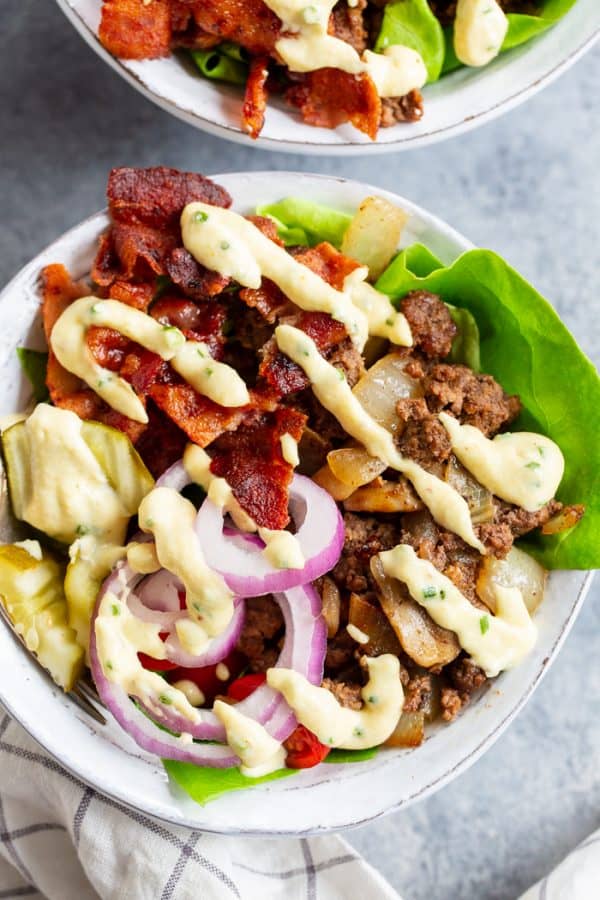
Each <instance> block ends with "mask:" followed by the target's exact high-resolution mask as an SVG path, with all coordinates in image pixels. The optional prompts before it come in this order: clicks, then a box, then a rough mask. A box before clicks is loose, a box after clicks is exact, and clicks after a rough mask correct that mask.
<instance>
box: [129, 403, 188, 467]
mask: <svg viewBox="0 0 600 900" xmlns="http://www.w3.org/2000/svg"><path fill="white" fill-rule="evenodd" d="M147 412H148V425H147V426H145V427H144V428H143V431H142V432H141V434H140V436H139V437H138V438H136V440H135V441H134V443H135V449H136V450H137V452H138V453H139V454H140V456H141V457H142V459H143V460H144V462H145V464H146V465H147V467H148V468H149V469H150V472H151V473H152V474H153V475H154V477H155V478H159V477H160V476H161V475H162V473H163V472H164V471H166V469H168V468H169V466H172V465H173V463H174V462H177V460H178V459H181V457H182V456H183V451H184V450H185V445H186V444H187V442H188V439H187V435H186V434H185V433H184V432H183V431H182V430H181V429H180V428H178V427H177V425H176V424H175V423H174V422H172V421H171V419H169V417H168V416H166V415H165V414H164V413H163V412H161V410H159V409H157V408H156V406H154V404H153V403H149V404H148V409H147Z"/></svg>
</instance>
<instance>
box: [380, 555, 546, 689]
mask: <svg viewBox="0 0 600 900" xmlns="http://www.w3.org/2000/svg"><path fill="white" fill-rule="evenodd" d="M379 557H380V559H381V562H382V564H383V568H384V571H385V573H386V575H387V576H388V577H390V578H397V579H398V580H399V581H402V582H404V584H406V586H407V588H408V590H409V592H410V595H411V597H413V599H414V600H416V601H417V603H419V604H420V605H421V606H423V607H424V608H425V609H426V610H427V612H428V613H429V615H430V616H431V618H432V619H433V621H434V622H436V623H437V624H438V625H440V626H441V627H442V628H448V629H449V630H450V631H453V632H454V633H455V634H456V636H457V638H458V641H459V643H460V645H461V647H462V648H463V650H465V651H466V652H467V653H468V654H469V656H470V657H471V659H472V660H473V662H474V663H475V664H476V665H478V666H480V667H481V668H482V669H483V670H484V672H485V673H486V675H488V676H489V677H493V676H495V675H498V673H499V672H502V671H504V670H505V669H511V668H513V667H514V666H516V665H518V663H520V662H521V660H522V659H523V658H524V657H525V656H526V655H527V654H528V653H529V651H530V650H531V649H532V647H533V646H534V644H535V641H536V638H537V629H536V627H535V625H534V624H533V622H532V621H531V617H530V615H529V613H528V611H527V607H526V606H525V603H524V601H523V597H522V595H521V592H520V591H519V590H518V589H517V588H509V587H504V586H503V585H500V584H495V583H494V584H492V585H491V587H490V589H491V590H493V592H494V594H495V598H496V614H495V615H492V614H491V613H486V612H483V611H482V610H481V609H478V608H477V607H475V606H473V604H472V603H470V602H469V600H468V599H467V598H466V597H465V596H464V595H463V594H462V593H461V592H460V591H459V589H458V588H457V587H456V585H455V584H454V583H453V582H452V581H451V580H450V579H449V578H446V576H445V575H443V574H442V573H441V572H440V571H439V570H438V569H436V567H435V566H434V565H433V564H432V563H430V562H429V561H428V560H425V559H419V557H418V556H417V555H416V553H415V551H414V550H413V548H412V547H410V546H409V545H408V544H399V545H398V546H397V547H394V549H393V550H386V551H384V552H383V553H380V554H379Z"/></svg>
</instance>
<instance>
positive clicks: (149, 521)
mask: <svg viewBox="0 0 600 900" xmlns="http://www.w3.org/2000/svg"><path fill="white" fill-rule="evenodd" d="M144 527H145V528H154V519H146V521H145V522H144Z"/></svg>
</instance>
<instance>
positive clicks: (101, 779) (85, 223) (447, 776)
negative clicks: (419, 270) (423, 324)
mask: <svg viewBox="0 0 600 900" xmlns="http://www.w3.org/2000/svg"><path fill="white" fill-rule="evenodd" d="M211 178H214V179H215V180H217V181H218V180H225V179H227V178H234V179H235V178H241V179H247V178H263V179H269V180H270V181H272V180H273V178H275V179H276V180H277V181H282V183H283V182H285V181H286V180H287V179H294V180H295V181H298V182H302V181H304V182H305V184H308V185H316V186H318V184H319V183H322V184H323V185H327V184H329V185H341V186H342V188H343V187H344V186H346V185H347V186H349V187H350V188H351V189H356V188H358V187H360V189H361V192H362V191H363V190H372V191H375V192H378V193H379V194H381V195H384V196H385V195H387V196H388V198H390V199H394V200H395V201H396V202H397V203H401V204H402V205H403V206H404V207H405V208H406V209H407V210H408V211H410V212H411V213H412V214H415V215H417V216H420V217H421V220H426V221H427V223H428V224H430V225H433V226H434V227H435V228H436V229H437V231H438V233H440V234H442V235H444V236H445V237H450V238H451V239H452V241H453V242H454V243H455V244H456V245H460V246H462V248H463V249H464V250H466V249H469V248H472V247H473V246H474V245H473V244H472V243H471V242H470V241H468V240H467V239H466V238H464V237H463V236H462V235H461V234H460V233H459V232H458V231H456V230H455V229H453V228H452V227H451V226H450V225H447V224H446V223H445V222H444V221H443V220H441V219H439V218H438V217H437V216H435V215H434V214H432V213H429V212H428V211H427V210H424V209H423V208H422V207H420V206H418V205H417V204H415V203H413V202H411V201H408V200H406V199H405V198H403V197H401V196H400V195H397V194H394V193H392V192H389V191H385V190H381V189H379V188H377V187H375V186H373V185H368V184H365V183H363V182H359V181H356V180H354V179H345V178H339V177H334V176H328V175H312V174H308V173H304V172H285V171H283V172H280V171H277V172H273V171H263V172H239V173H224V174H221V175H213V176H211ZM107 223H108V218H107V215H106V211H99V212H97V213H94V214H93V215H91V216H89V217H87V218H86V219H84V220H82V221H81V222H80V223H78V224H76V225H74V226H73V227H71V228H70V229H68V230H67V231H65V232H63V233H62V234H61V235H60V236H59V237H58V238H57V239H56V240H54V241H52V242H51V243H50V244H49V245H48V246H47V247H46V248H44V249H43V250H41V251H40V252H39V253H37V254H36V256H35V257H34V258H33V259H31V260H30V261H29V262H28V263H26V264H25V265H24V266H23V267H22V268H21V269H20V270H19V272H17V274H16V275H15V276H14V277H13V278H12V279H11V280H10V281H9V283H8V284H7V285H6V287H5V288H4V289H3V290H2V291H1V292H0V304H2V303H3V302H6V301H7V299H8V297H9V295H10V294H11V293H12V292H13V291H14V290H15V288H16V287H17V286H18V285H19V284H20V283H21V282H25V281H26V279H30V280H31V278H32V276H37V273H38V272H39V269H40V266H41V265H42V263H43V262H44V261H47V260H48V256H49V254H52V253H53V252H54V248H55V247H58V246H59V245H61V244H64V243H65V242H66V241H68V239H69V238H70V237H74V236H75V235H76V234H77V232H79V231H80V230H81V231H82V232H83V231H85V229H86V228H87V229H88V231H89V229H90V228H93V227H96V228H97V230H98V233H100V229H101V228H104V227H106V224H107ZM457 252H459V251H457ZM57 255H58V253H57ZM76 274H77V273H76ZM77 277H79V276H78V274H77ZM9 344H10V346H13V342H12V341H10V342H9ZM572 576H573V582H572V587H573V592H572V593H573V596H572V597H571V596H569V597H568V599H567V602H568V603H569V606H568V608H565V610H564V613H563V614H562V615H561V619H560V627H559V629H558V631H557V633H555V634H554V636H553V638H552V642H551V645H550V646H549V647H548V648H547V652H546V656H545V657H544V658H543V660H541V661H540V662H539V664H537V665H536V668H535V670H534V671H533V672H532V673H530V674H529V675H528V676H527V677H526V678H525V679H524V684H523V689H522V690H520V689H519V690H518V691H515V696H514V701H513V700H512V699H511V700H510V702H509V703H508V704H507V708H506V709H505V711H504V712H503V713H501V717H500V718H499V721H496V722H495V723H493V726H492V727H491V728H488V727H487V726H482V728H481V739H480V740H478V741H477V742H475V741H474V742H473V745H471V746H470V747H469V748H468V749H467V750H466V752H465V751H460V752H458V753H457V755H456V757H455V759H456V762H455V763H454V764H453V765H451V766H450V768H446V769H444V770H443V771H441V772H440V773H438V774H436V775H435V776H434V777H433V778H432V779H431V780H429V781H428V780H426V779H423V780H422V781H421V782H420V783H419V784H418V785H417V786H416V787H413V786H410V785H409V787H408V788H407V790H406V793H405V794H404V795H403V796H402V797H401V798H400V799H399V800H397V801H393V802H392V803H390V804H389V805H385V806H383V807H381V808H374V809H373V810H372V811H371V812H368V814H366V815H361V816H360V817H353V818H352V820H345V821H344V822H341V823H339V824H333V825H313V826H309V827H301V828H298V827H296V828H294V827H290V828H287V827H281V826H278V827H277V828H273V827H268V826H263V827H250V828H246V829H240V827H239V826H236V825H233V826H232V825H229V824H227V825H225V824H221V823H220V822H217V823H211V821H210V813H209V820H208V821H202V820H199V818H198V817H195V816H193V815H191V814H190V815H188V813H187V811H186V810H185V809H184V808H183V807H181V806H179V810H180V812H178V813H177V814H175V813H174V812H173V813H172V814H169V813H168V812H167V811H165V810H164V808H161V809H158V808H157V807H156V806H152V803H151V800H150V802H148V803H146V804H145V805H141V804H140V803H139V802H138V803H136V802H135V801H133V800H132V799H128V795H127V791H126V790H122V789H121V790H120V789H119V788H118V787H116V786H115V783H114V780H112V782H111V780H110V778H109V776H105V775H104V774H103V773H95V772H94V770H93V769H91V768H90V766H89V765H86V764H85V762H84V761H83V760H81V761H80V760H78V759H77V757H73V756H70V758H68V759H65V758H64V756H63V755H62V754H60V755H59V753H58V748H57V746H56V745H54V746H53V745H52V742H51V741H49V740H48V739H47V737H45V733H47V729H44V727H43V725H42V724H41V723H40V724H39V725H38V721H39V720H38V718H37V717H36V715H35V711H33V710H29V714H24V713H23V710H22V709H20V708H19V706H18V703H17V702H14V701H13V700H11V698H10V696H9V697H8V698H7V696H6V692H5V690H4V688H3V685H2V682H1V681H0V703H1V704H2V705H3V706H4V707H5V709H6V710H7V712H9V713H10V715H12V716H13V718H14V719H15V720H16V721H18V722H19V723H20V724H21V725H22V727H23V728H24V729H25V730H26V731H27V732H28V733H29V735H30V736H31V737H32V738H33V739H34V740H35V741H36V742H37V743H38V744H40V745H41V746H42V747H43V748H44V749H45V750H46V751H47V752H48V753H49V754H50V756H51V757H52V758H54V759H56V760H57V761H58V762H59V763H60V765H61V766H62V767H63V768H64V769H66V770H67V771H68V772H70V774H71V775H72V776H74V777H75V778H77V779H78V780H80V781H82V782H83V783H84V784H87V785H89V786H90V787H92V788H94V789H95V790H97V791H98V792H99V793H100V794H102V795H105V796H107V797H109V798H111V799H112V800H114V801H115V802H118V803H121V804H123V805H124V806H125V807H127V808H129V809H132V810H135V811H136V812H138V813H140V812H142V813H144V814H146V815H149V816H151V817H153V818H155V819H159V820H161V821H165V822H168V823H170V824H173V825H179V826H181V825H183V826H186V827H189V828H192V829H198V828H200V829H202V830H204V831H207V832H212V833H218V834H228V835H237V834H244V835H248V836H252V835H254V836H273V837H278V836H283V837H285V836H287V837H290V836H306V835H312V834H322V833H330V832H332V831H336V830H341V829H345V828H352V827H358V826H360V825H364V824H366V823H368V822H370V821H373V820H375V819H377V818H380V817H381V816H384V815H389V814H391V813H393V812H396V811H398V810H400V809H405V808H407V807H408V806H409V805H410V804H411V803H414V802H416V801H418V800H421V799H424V798H425V797H427V796H429V795H431V794H433V793H434V792H435V791H437V790H439V789H441V788H442V787H444V786H445V785H446V784H447V783H449V782H450V781H452V780H453V779H454V778H455V777H456V776H458V775H459V774H461V773H462V772H463V771H465V770H466V769H467V768H469V767H470V766H471V765H472V764H473V763H474V762H476V760H477V759H478V758H479V757H480V756H481V755H482V754H483V753H484V752H485V751H486V750H487V749H488V748H489V747H491V745H492V744H493V743H494V742H495V741H496V740H497V739H498V738H499V737H500V735H501V734H502V733H503V732H504V730H505V729H506V728H507V727H508V725H509V724H510V722H511V721H512V720H513V719H514V718H515V717H516V715H517V714H518V713H519V711H520V710H521V709H522V708H523V706H524V705H525V704H526V703H527V701H528V700H529V699H530V697H531V696H532V694H533V693H534V691H535V690H536V689H537V687H538V685H539V684H540V682H541V680H542V679H543V677H544V675H545V673H546V671H547V670H548V668H549V666H550V664H551V663H552V661H553V660H554V659H555V658H556V655H557V653H558V651H559V649H560V647H561V646H562V644H563V642H564V640H565V639H566V637H567V635H568V633H569V631H570V629H571V627H572V626H573V624H574V622H575V619H576V618H577V615H578V613H579V610H580V608H581V605H582V603H583V601H584V598H585V596H586V593H587V591H588V589H589V587H590V584H591V582H592V579H593V573H592V572H590V573H586V572H585V571H579V572H573V573H572ZM569 593H571V591H569ZM566 606H567V604H566V603H565V607H566ZM6 637H7V639H8V637H9V630H8V628H7V629H6ZM11 637H12V635H11ZM14 640H15V641H16V638H15V639H14ZM19 649H20V648H19ZM24 656H25V654H24ZM29 665H31V666H35V665H36V664H35V663H34V662H33V661H30V662H29ZM47 680H48V684H49V686H50V685H52V682H51V681H50V679H49V677H48V679H47ZM66 702H69V701H68V700H67V701H66ZM476 729H477V726H476V724H475V726H474V730H475V733H477V731H476ZM95 737H97V735H95ZM122 752H125V751H122ZM393 761H394V760H393V759H392V757H391V756H390V757H389V760H384V759H383V758H382V766H383V765H384V764H386V763H387V762H389V763H391V762H393ZM357 768H358V767H357ZM357 775H358V772H357ZM332 780H335V779H332ZM111 784H112V787H111ZM341 784H342V782H341V781H340V782H339V785H341ZM311 787H318V785H315V786H311V785H307V786H305V785H298V787H296V788H292V790H298V791H305V790H310V788H311ZM258 790H260V788H258ZM233 796H235V795H233ZM217 802H218V801H217ZM197 810H198V811H199V816H200V817H202V814H203V812H204V811H205V810H206V807H197Z"/></svg>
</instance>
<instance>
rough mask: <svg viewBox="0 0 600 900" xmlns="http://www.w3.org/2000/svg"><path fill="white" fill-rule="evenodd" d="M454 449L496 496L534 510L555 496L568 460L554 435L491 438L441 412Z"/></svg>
mask: <svg viewBox="0 0 600 900" xmlns="http://www.w3.org/2000/svg"><path fill="white" fill-rule="evenodd" d="M439 418H440V421H441V422H442V424H443V426H444V428H445V429H446V431H447V432H448V435H449V436H450V441H451V443H452V450H453V452H454V454H455V455H456V456H457V457H458V459H459V460H460V461H461V463H462V464H463V466H464V467H465V469H468V471H469V472H471V474H472V475H474V476H475V478H476V479H477V481H479V483H480V484H482V485H483V486H484V487H486V488H487V489H488V490H489V491H491V492H492V494H495V495H496V497H501V498H502V500H506V501H507V502H508V503H515V504H516V505H517V506H522V507H523V509H526V510H528V511H529V512H534V511H535V510H537V509H539V508H540V507H541V506H544V505H545V504H546V503H547V502H548V501H549V500H551V499H552V497H554V495H555V494H556V491H557V489H558V486H559V484H560V482H561V480H562V477H563V474H564V470H565V461H564V457H563V455H562V453H561V451H560V449H559V448H558V446H557V445H556V444H555V443H554V441H551V440H550V438H547V437H545V436H544V435H542V434H534V433H532V432H529V431H517V432H514V433H507V434H498V435H496V437H495V438H493V439H492V440H490V439H489V438H486V436H485V435H484V434H482V432H481V431H480V430H479V429H478V428H475V427H474V426H473V425H461V424H460V422H458V421H457V419H455V418H454V417H453V416H449V415H448V414H447V413H440V415H439Z"/></svg>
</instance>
